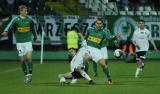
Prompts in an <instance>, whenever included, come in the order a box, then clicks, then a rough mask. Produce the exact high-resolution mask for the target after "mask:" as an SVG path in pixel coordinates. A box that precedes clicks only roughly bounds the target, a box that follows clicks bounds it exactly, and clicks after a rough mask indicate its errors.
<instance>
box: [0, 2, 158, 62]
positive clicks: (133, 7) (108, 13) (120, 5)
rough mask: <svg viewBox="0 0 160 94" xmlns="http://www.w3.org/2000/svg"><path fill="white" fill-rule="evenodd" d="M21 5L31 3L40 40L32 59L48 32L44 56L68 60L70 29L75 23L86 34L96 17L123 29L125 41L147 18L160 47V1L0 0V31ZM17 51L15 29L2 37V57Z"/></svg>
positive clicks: (151, 54) (153, 56)
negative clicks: (68, 34)
mask: <svg viewBox="0 0 160 94" xmlns="http://www.w3.org/2000/svg"><path fill="white" fill-rule="evenodd" d="M21 4H25V5H27V6H28V9H29V16H30V17H31V18H32V19H33V20H34V22H35V29H36V32H37V36H38V40H37V41H36V42H34V43H33V47H34V50H35V52H34V55H33V59H39V58H40V52H41V41H42V32H43V31H44V32H45V33H46V37H44V59H46V60H50V59H51V60H52V59H58V60H61V59H68V55H67V54H68V53H67V42H66V40H67V37H66V35H67V32H68V30H70V28H71V27H73V26H74V27H76V30H77V31H78V32H80V33H83V34H85V31H86V29H87V28H89V27H91V26H94V21H95V19H96V17H97V16H100V17H102V18H103V20H104V24H105V27H106V28H108V29H109V30H110V31H111V33H112V34H114V33H116V32H120V33H121V34H122V35H121V38H120V40H122V41H127V40H130V39H131V37H132V34H133V31H134V29H136V28H137V25H138V24H137V21H138V20H139V19H144V20H145V21H146V28H148V29H149V30H150V31H151V32H152V37H153V39H154V40H155V42H156V44H157V47H158V49H159V48H160V6H159V5H160V0H0V31H1V32H2V31H3V30H4V28H5V27H6V25H7V24H8V22H9V21H10V20H11V18H12V17H14V16H17V15H18V10H17V9H18V6H19V5H21ZM42 27H43V28H42ZM114 43H115V42H114V41H110V45H109V47H108V48H109V57H110V58H111V59H114V57H113V50H114V49H116V48H117V46H116V45H115V44H114ZM79 44H80V43H79ZM119 45H120V44H119ZM150 50H151V52H149V53H148V57H149V59H160V55H159V53H157V52H154V51H152V50H153V47H152V46H151V47H150ZM15 51H16V47H15V40H14V37H13V33H12V32H11V33H9V37H2V38H0V53H1V54H0V60H15V59H16V60H17V58H18V56H17V55H15V54H16V52H15ZM8 54H9V56H8ZM15 56H17V57H15Z"/></svg>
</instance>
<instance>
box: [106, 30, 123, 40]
mask: <svg viewBox="0 0 160 94" xmlns="http://www.w3.org/2000/svg"><path fill="white" fill-rule="evenodd" d="M106 36H107V37H106V39H107V40H117V39H119V37H120V33H116V34H115V35H111V33H110V31H109V30H106Z"/></svg>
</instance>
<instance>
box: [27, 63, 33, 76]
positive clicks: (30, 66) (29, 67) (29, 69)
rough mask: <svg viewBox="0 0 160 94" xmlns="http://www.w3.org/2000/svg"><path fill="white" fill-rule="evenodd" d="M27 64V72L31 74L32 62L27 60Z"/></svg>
mask: <svg viewBox="0 0 160 94" xmlns="http://www.w3.org/2000/svg"><path fill="white" fill-rule="evenodd" d="M27 65H28V72H29V74H32V70H33V64H32V62H31V61H29V62H28V63H27Z"/></svg>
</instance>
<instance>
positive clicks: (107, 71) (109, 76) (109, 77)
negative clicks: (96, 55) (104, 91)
mask: <svg viewBox="0 0 160 94" xmlns="http://www.w3.org/2000/svg"><path fill="white" fill-rule="evenodd" d="M103 72H104V73H105V75H106V76H107V78H108V80H111V75H110V73H109V69H108V67H107V68H104V69H103Z"/></svg>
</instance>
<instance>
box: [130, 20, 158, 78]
mask: <svg viewBox="0 0 160 94" xmlns="http://www.w3.org/2000/svg"><path fill="white" fill-rule="evenodd" d="M144 26H145V21H144V20H140V21H139V28H137V29H136V30H135V31H134V34H133V38H132V41H133V44H134V45H135V47H136V61H137V64H138V66H137V69H136V72H135V77H136V78H137V77H138V76H139V73H140V71H142V68H143V67H144V63H143V60H144V59H145V58H146V57H145V55H146V52H147V51H148V49H149V41H150V42H151V44H152V45H153V47H154V50H157V47H156V45H155V43H154V41H153V39H152V37H151V32H150V31H149V30H147V29H146V28H145V27H144Z"/></svg>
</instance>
